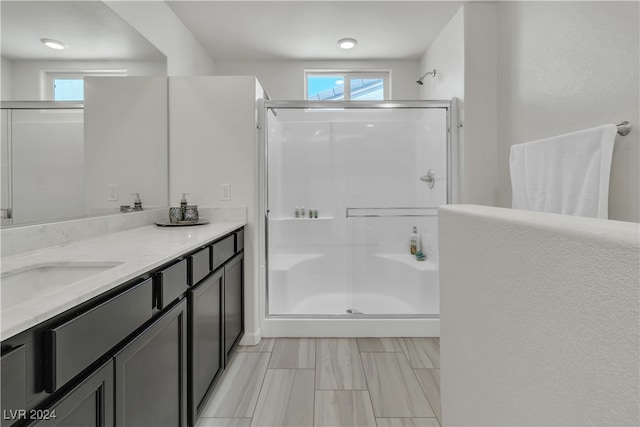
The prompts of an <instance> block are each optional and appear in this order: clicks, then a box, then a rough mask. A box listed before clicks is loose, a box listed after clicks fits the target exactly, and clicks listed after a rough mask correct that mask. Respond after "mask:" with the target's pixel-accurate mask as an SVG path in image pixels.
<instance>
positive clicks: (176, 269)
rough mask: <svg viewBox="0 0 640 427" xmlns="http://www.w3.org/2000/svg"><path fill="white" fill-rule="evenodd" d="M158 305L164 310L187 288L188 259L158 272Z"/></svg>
mask: <svg viewBox="0 0 640 427" xmlns="http://www.w3.org/2000/svg"><path fill="white" fill-rule="evenodd" d="M155 277H156V282H157V285H156V307H157V308H158V309H160V310H162V309H163V308H164V307H166V306H168V305H169V304H170V303H171V301H173V300H175V299H176V298H178V297H179V296H180V295H182V294H183V293H184V292H185V291H186V289H187V286H188V285H187V260H186V259H183V260H182V261H180V262H178V263H176V264H173V265H172V266H171V267H168V268H165V269H164V270H161V271H159V272H157V273H156V276H155Z"/></svg>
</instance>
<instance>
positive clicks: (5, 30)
mask: <svg viewBox="0 0 640 427" xmlns="http://www.w3.org/2000/svg"><path fill="white" fill-rule="evenodd" d="M0 8H1V9H0V12H1V14H2V25H1V27H0V28H1V31H2V45H1V47H0V52H1V53H2V56H4V57H7V58H9V59H30V60H36V59H40V60H116V59H117V60H123V59H137V60H159V59H164V58H165V57H164V55H162V53H161V52H160V51H159V50H158V49H156V48H155V47H154V46H153V45H152V44H151V43H149V42H148V41H147V39H145V38H144V37H142V36H141V35H140V34H139V33H138V32H137V31H135V30H134V29H133V28H131V26H129V25H128V24H127V23H126V22H124V21H123V20H122V19H121V18H120V17H119V16H118V15H117V14H116V13H114V12H113V11H112V10H111V9H110V8H108V7H107V6H106V5H105V4H104V3H102V2H101V1H24V0H23V1H7V0H2V1H1V2H0ZM41 38H49V39H55V40H59V41H62V42H64V43H66V44H67V49H65V50H63V51H56V50H53V49H50V48H48V47H45V46H44V45H43V44H42V43H41V42H40V39H41Z"/></svg>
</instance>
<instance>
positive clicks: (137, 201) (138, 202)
mask: <svg viewBox="0 0 640 427" xmlns="http://www.w3.org/2000/svg"><path fill="white" fill-rule="evenodd" d="M131 195H132V196H136V198H135V200H134V201H133V209H131V210H132V211H141V210H142V200H140V193H131Z"/></svg>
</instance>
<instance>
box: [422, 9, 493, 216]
mask: <svg viewBox="0 0 640 427" xmlns="http://www.w3.org/2000/svg"><path fill="white" fill-rule="evenodd" d="M497 55H498V52H497V6H496V3H492V2H490V3H480V2H478V3H468V4H466V5H464V6H463V7H461V8H460V10H459V11H458V12H457V13H456V15H455V16H454V17H453V18H452V19H451V21H450V22H449V23H448V24H447V26H446V27H445V28H444V30H443V31H442V32H441V33H440V34H439V35H438V37H437V38H436V40H435V41H434V42H433V43H432V44H431V46H429V48H428V49H427V51H426V52H425V54H424V55H423V56H422V58H421V60H420V70H421V74H422V73H424V72H426V71H428V70H432V69H434V68H435V69H436V76H435V78H434V77H430V76H427V77H425V80H424V81H425V84H424V85H423V86H422V87H421V89H420V97H421V98H422V99H451V98H453V97H456V98H458V113H459V117H458V122H459V123H460V122H462V123H463V127H462V128H460V129H458V159H457V164H458V171H459V172H458V182H457V190H458V201H459V202H462V203H477V204H484V205H495V204H496V203H497V194H496V193H497V186H498V183H497V172H496V171H497Z"/></svg>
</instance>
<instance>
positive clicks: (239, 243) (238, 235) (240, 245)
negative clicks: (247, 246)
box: [236, 229, 244, 252]
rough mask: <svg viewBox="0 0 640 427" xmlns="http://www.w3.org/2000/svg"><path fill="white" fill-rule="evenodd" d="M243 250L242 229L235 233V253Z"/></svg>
mask: <svg viewBox="0 0 640 427" xmlns="http://www.w3.org/2000/svg"><path fill="white" fill-rule="evenodd" d="M243 249H244V229H242V230H238V232H237V233H236V252H240V251H241V250H243Z"/></svg>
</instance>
